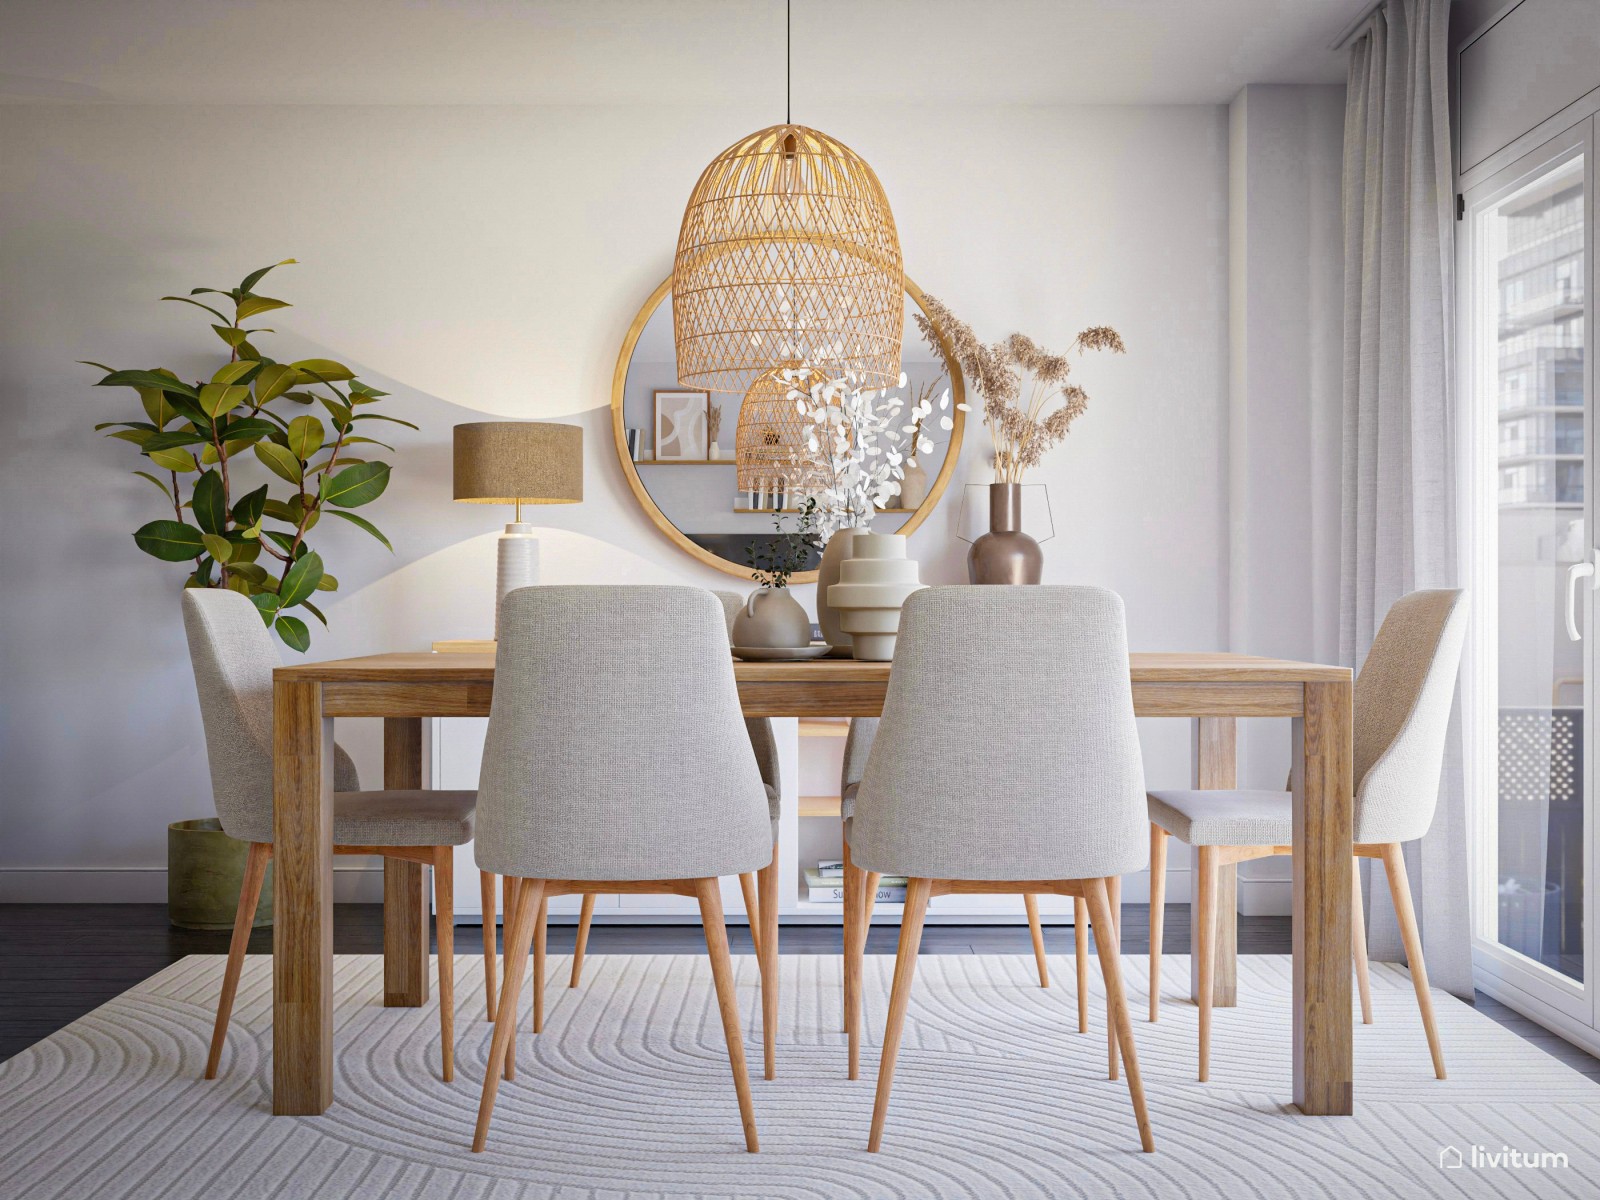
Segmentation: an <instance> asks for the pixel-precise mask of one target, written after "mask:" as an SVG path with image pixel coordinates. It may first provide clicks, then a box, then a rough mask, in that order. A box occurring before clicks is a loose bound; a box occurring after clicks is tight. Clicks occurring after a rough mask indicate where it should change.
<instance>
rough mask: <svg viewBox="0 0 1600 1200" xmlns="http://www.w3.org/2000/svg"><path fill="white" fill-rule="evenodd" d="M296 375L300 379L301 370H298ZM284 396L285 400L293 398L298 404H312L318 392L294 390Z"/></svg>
mask: <svg viewBox="0 0 1600 1200" xmlns="http://www.w3.org/2000/svg"><path fill="white" fill-rule="evenodd" d="M295 375H296V378H297V379H298V377H299V372H296V373H295ZM283 398H284V399H285V400H293V401H294V402H295V403H296V404H310V403H312V402H313V401H315V400H316V398H317V394H316V393H315V392H302V391H293V392H285V393H284V394H283Z"/></svg>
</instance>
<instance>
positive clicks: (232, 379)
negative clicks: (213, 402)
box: [201, 358, 261, 404]
mask: <svg viewBox="0 0 1600 1200" xmlns="http://www.w3.org/2000/svg"><path fill="white" fill-rule="evenodd" d="M260 369H261V364H260V363H258V362H251V361H250V360H249V359H245V358H241V359H239V361H237V362H231V363H223V364H222V365H221V366H220V367H218V368H217V373H216V374H215V375H213V376H212V377H211V382H212V383H241V382H244V381H245V379H246V378H248V377H249V376H252V375H254V374H255V372H257V371H259V370H260ZM204 397H205V393H204V392H203V391H202V393H201V403H202V404H203V403H205V398H204Z"/></svg>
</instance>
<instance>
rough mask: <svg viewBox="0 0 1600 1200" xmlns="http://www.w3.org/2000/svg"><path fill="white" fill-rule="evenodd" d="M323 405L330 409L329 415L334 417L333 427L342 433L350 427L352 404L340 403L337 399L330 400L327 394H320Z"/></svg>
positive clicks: (319, 397)
mask: <svg viewBox="0 0 1600 1200" xmlns="http://www.w3.org/2000/svg"><path fill="white" fill-rule="evenodd" d="M317 399H318V400H320V401H322V407H323V408H325V409H327V410H328V415H329V416H330V417H332V418H333V427H334V428H335V429H337V430H339V431H340V432H341V433H342V432H344V430H346V429H349V428H350V406H349V405H347V404H340V403H339V402H338V401H337V400H330V399H328V397H326V396H318V397H317Z"/></svg>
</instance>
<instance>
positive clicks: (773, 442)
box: [733, 362, 819, 493]
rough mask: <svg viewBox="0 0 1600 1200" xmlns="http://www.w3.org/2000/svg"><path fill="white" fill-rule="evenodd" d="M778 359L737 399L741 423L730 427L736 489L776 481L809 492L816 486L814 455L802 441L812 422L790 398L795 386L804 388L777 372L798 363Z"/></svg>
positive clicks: (747, 490)
mask: <svg viewBox="0 0 1600 1200" xmlns="http://www.w3.org/2000/svg"><path fill="white" fill-rule="evenodd" d="M798 365H799V364H798V363H795V362H782V363H779V364H778V365H777V366H776V367H773V368H772V369H771V370H769V371H767V372H766V373H765V374H764V375H762V376H761V377H760V378H759V379H757V380H756V381H755V382H754V383H752V384H751V385H750V390H749V391H748V392H746V393H745V394H744V400H743V402H742V403H741V404H740V405H739V424H738V427H737V428H736V429H735V431H734V440H733V445H734V451H733V456H734V460H735V461H736V462H737V463H738V475H739V479H738V490H739V491H741V492H750V491H755V490H757V489H760V488H767V487H771V486H772V485H773V484H774V483H784V484H787V485H788V490H790V491H797V492H802V493H805V492H809V490H810V489H812V488H814V487H816V486H817V484H818V483H819V479H818V468H817V466H816V463H815V461H814V460H815V458H816V456H815V455H814V454H813V453H812V452H811V451H810V450H809V449H808V448H807V446H806V430H807V429H809V428H811V422H809V421H807V420H806V418H805V417H803V416H802V415H801V414H800V412H799V410H798V409H797V408H796V407H795V402H794V401H793V400H791V399H789V393H790V392H791V391H792V390H794V389H796V388H798V389H799V390H801V391H805V390H806V387H807V386H808V384H807V382H806V381H805V380H801V381H800V382H798V383H790V382H788V381H787V380H784V379H780V378H779V377H778V372H779V371H782V370H790V369H793V368H794V367H796V366H798Z"/></svg>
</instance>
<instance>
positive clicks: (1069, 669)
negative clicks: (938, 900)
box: [850, 586, 1149, 880]
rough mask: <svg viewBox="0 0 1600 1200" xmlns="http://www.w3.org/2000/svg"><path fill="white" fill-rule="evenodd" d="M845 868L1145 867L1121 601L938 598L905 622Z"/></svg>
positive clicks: (915, 602) (963, 874)
mask: <svg viewBox="0 0 1600 1200" xmlns="http://www.w3.org/2000/svg"><path fill="white" fill-rule="evenodd" d="M850 850H851V856H852V858H853V859H854V860H855V861H856V862H857V863H859V864H860V865H861V866H863V867H865V868H867V869H869V870H875V871H881V872H883V873H885V874H904V875H914V876H923V877H930V878H935V879H994V880H1022V879H1088V878H1098V877H1101V876H1109V875H1123V874H1127V873H1128V872H1131V871H1138V870H1141V869H1142V868H1143V867H1144V866H1145V865H1146V864H1147V862H1148V861H1149V825H1148V817H1147V815H1146V808H1145V791H1144V765H1143V761H1142V759H1141V757H1140V752H1139V736H1138V731H1137V728H1136V726H1135V723H1134V718H1133V689H1132V686H1131V683H1130V680H1129V674H1128V641H1127V633H1126V630H1125V628H1124V623H1123V611H1122V599H1121V597H1119V596H1118V595H1117V594H1116V593H1115V592H1109V591H1106V590H1104V589H1102V588H1091V587H1053V586H1052V587H1042V586H1031V587H997V586H985V587H935V588H926V589H924V590H922V591H920V592H916V593H914V594H913V595H912V596H911V597H910V598H909V599H908V600H907V601H906V604H905V609H904V611H903V612H902V614H901V618H900V640H899V642H898V645H897V648H896V650H895V658H894V665H893V668H892V669H891V671H890V676H889V693H888V696H887V698H886V700H885V703H884V710H883V719H882V721H881V722H880V723H879V726H878V731H877V737H876V739H875V741H874V742H873V745H872V753H871V756H870V758H869V760H868V762H867V767H866V775H865V777H864V778H863V780H862V783H861V791H860V794H859V795H858V797H857V800H856V809H855V821H854V826H853V829H852V832H851V840H850Z"/></svg>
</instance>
